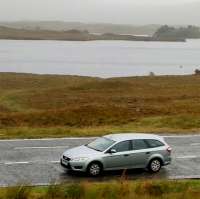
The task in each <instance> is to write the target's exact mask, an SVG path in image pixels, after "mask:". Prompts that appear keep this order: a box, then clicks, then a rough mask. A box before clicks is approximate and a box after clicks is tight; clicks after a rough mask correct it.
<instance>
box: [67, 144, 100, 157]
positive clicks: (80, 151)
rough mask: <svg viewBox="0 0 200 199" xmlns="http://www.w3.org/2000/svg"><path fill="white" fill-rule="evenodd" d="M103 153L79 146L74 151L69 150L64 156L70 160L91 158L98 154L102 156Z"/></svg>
mask: <svg viewBox="0 0 200 199" xmlns="http://www.w3.org/2000/svg"><path fill="white" fill-rule="evenodd" d="M101 153H102V152H100V151H96V150H94V149H91V148H88V147H87V146H84V145H82V146H79V147H75V148H72V149H69V150H67V151H65V152H64V153H63V155H65V156H67V157H69V158H76V157H91V156H95V155H98V154H101Z"/></svg>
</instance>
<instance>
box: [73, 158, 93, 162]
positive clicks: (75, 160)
mask: <svg viewBox="0 0 200 199" xmlns="http://www.w3.org/2000/svg"><path fill="white" fill-rule="evenodd" d="M88 159H89V158H87V157H78V158H72V161H74V162H82V161H86V160H88Z"/></svg>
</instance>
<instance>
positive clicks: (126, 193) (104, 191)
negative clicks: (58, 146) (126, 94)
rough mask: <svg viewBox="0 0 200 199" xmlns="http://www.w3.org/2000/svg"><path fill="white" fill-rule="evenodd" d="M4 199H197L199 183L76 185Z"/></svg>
mask: <svg viewBox="0 0 200 199" xmlns="http://www.w3.org/2000/svg"><path fill="white" fill-rule="evenodd" d="M0 198H1V199H13V198H14V199H41V198H42V199H64V198H66V199H93V198H96V199H122V198H127V199H133V198H137V199H154V198H155V199H169V198H170V199H179V198H180V199H194V198H195V199H198V198H200V181H197V180H196V181H195V180H188V181H149V180H147V181H126V180H123V179H122V180H120V181H119V182H115V181H113V182H103V183H90V182H82V183H74V184H61V185H50V186H48V187H31V186H29V187H26V186H19V187H10V188H1V189H0Z"/></svg>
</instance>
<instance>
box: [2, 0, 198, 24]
mask: <svg viewBox="0 0 200 199" xmlns="http://www.w3.org/2000/svg"><path fill="white" fill-rule="evenodd" d="M193 2H196V4H195V3H193ZM199 9H200V0H0V21H19V20H62V21H80V22H104V23H118V24H158V23H159V24H163V23H165V24H194V25H195V24H196V25H200V21H199V19H200V12H199Z"/></svg>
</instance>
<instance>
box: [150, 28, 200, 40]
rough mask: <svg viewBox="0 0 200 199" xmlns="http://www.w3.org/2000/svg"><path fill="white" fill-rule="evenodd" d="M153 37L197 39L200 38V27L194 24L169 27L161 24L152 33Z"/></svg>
mask: <svg viewBox="0 0 200 199" xmlns="http://www.w3.org/2000/svg"><path fill="white" fill-rule="evenodd" d="M153 37H154V38H155V39H158V40H170V39H199V38H200V28H199V27H196V26H191V25H190V26H187V27H179V28H175V27H171V26H167V25H165V26H162V27H160V28H159V29H158V30H157V31H156V32H155V34H154V35H153Z"/></svg>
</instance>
